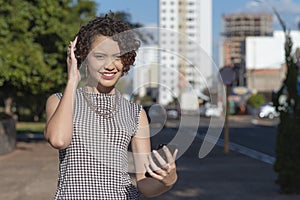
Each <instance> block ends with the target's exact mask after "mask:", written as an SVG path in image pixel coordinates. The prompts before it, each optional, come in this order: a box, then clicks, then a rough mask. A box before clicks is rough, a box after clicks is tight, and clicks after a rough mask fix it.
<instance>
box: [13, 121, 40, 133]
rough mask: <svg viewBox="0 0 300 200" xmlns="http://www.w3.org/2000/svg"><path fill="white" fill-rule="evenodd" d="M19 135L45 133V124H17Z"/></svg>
mask: <svg viewBox="0 0 300 200" xmlns="http://www.w3.org/2000/svg"><path fill="white" fill-rule="evenodd" d="M16 128H17V132H18V133H26V132H30V133H43V132H44V128H45V122H17V126H16Z"/></svg>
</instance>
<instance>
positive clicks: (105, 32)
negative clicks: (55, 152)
mask: <svg viewBox="0 0 300 200" xmlns="http://www.w3.org/2000/svg"><path fill="white" fill-rule="evenodd" d="M138 48H139V42H138V41H137V40H136V39H135V38H134V34H133V33H132V32H131V31H130V29H129V26H128V24H126V23H124V22H122V21H117V20H114V19H112V18H109V17H107V16H106V17H97V18H95V19H94V20H92V21H90V22H89V23H88V24H87V25H85V26H82V27H81V29H80V30H79V32H78V34H77V36H76V38H75V40H74V41H72V42H70V45H69V47H68V54H67V68H68V81H67V84H66V86H65V89H64V92H63V94H62V93H57V94H54V95H52V96H50V97H49V98H48V100H47V104H46V115H47V123H46V127H45V138H46V139H47V140H48V141H49V143H50V144H51V145H52V146H53V147H54V148H56V149H59V159H60V164H59V165H60V166H59V167H60V168H59V169H60V172H59V179H58V187H57V191H56V195H55V199H72V200H76V199H80V200H83V199H114V200H117V199H138V198H139V196H140V195H143V196H144V197H153V196H158V195H160V194H162V193H164V192H166V191H168V190H169V189H170V188H171V187H172V186H173V185H174V184H175V182H176V181H177V173H176V165H175V158H176V154H177V150H175V152H174V153H173V155H172V154H171V152H170V151H169V149H168V148H167V147H164V148H163V151H164V153H165V156H166V159H163V158H162V156H160V155H159V153H158V152H157V151H153V153H151V154H150V151H151V149H150V146H151V145H150V138H149V137H150V134H149V125H148V121H147V116H146V113H145V111H144V110H143V109H142V108H141V106H139V105H136V104H134V103H131V102H129V101H127V100H125V99H124V98H123V97H122V96H121V94H120V92H119V91H118V90H117V89H116V88H115V85H116V83H117V81H118V80H119V78H120V77H121V76H122V75H123V74H124V73H127V72H128V70H129V69H130V66H131V65H132V64H133V63H134V61H135V56H136V52H135V51H136V50H137V49H138ZM78 66H81V67H82V68H84V70H85V73H86V75H87V77H88V78H87V82H86V84H84V85H83V86H82V87H79V88H78V84H79V82H80V80H81V76H80V72H79V69H78ZM129 144H131V149H132V153H133V156H134V163H135V170H136V181H137V184H136V186H137V187H135V186H134V185H133V184H132V182H131V180H130V176H129V175H128V160H127V149H128V146H129ZM154 160H157V161H158V162H154ZM146 172H147V173H148V174H149V175H150V177H148V176H147V177H146V176H145V173H146Z"/></svg>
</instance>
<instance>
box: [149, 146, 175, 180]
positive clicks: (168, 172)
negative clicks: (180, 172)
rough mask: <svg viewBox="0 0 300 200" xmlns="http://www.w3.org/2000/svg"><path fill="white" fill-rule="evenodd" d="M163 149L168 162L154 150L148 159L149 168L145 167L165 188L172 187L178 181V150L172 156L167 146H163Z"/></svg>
mask: <svg viewBox="0 0 300 200" xmlns="http://www.w3.org/2000/svg"><path fill="white" fill-rule="evenodd" d="M162 149H163V151H164V153H165V155H166V160H165V159H163V158H162V156H161V155H160V154H159V153H158V152H157V151H156V150H154V151H153V154H152V155H151V154H150V155H149V157H148V159H149V166H148V165H145V167H146V170H147V172H148V173H149V174H150V176H151V177H152V178H154V179H157V180H159V181H160V182H162V183H163V184H164V185H165V186H172V185H174V184H175V183H176V181H177V172H176V164H175V159H176V156H177V152H178V150H177V149H176V150H175V151H174V153H173V155H172V154H171V152H170V150H169V149H168V147H167V146H163V148H162ZM153 157H155V159H156V160H157V161H158V163H159V165H160V166H158V165H157V164H156V163H155V162H154V161H153Z"/></svg>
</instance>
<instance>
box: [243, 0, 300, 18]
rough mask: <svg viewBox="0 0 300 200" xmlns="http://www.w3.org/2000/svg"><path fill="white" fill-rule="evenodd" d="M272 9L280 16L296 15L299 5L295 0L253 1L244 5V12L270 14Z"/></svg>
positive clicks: (299, 10)
mask: <svg viewBox="0 0 300 200" xmlns="http://www.w3.org/2000/svg"><path fill="white" fill-rule="evenodd" d="M272 7H274V8H275V9H276V10H277V11H278V12H279V13H280V14H289V15H290V14H297V15H299V13H300V3H299V2H296V0H253V1H250V2H248V3H246V5H245V8H244V9H245V10H244V11H249V10H250V11H251V10H256V11H267V12H272Z"/></svg>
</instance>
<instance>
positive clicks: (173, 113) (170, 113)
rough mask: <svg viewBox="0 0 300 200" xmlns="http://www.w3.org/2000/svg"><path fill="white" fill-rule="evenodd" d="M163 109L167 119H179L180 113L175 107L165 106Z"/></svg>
mask: <svg viewBox="0 0 300 200" xmlns="http://www.w3.org/2000/svg"><path fill="white" fill-rule="evenodd" d="M165 109H166V112H167V118H168V119H179V118H180V116H181V112H180V109H178V108H177V107H173V106H167V107H165Z"/></svg>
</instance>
